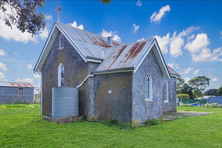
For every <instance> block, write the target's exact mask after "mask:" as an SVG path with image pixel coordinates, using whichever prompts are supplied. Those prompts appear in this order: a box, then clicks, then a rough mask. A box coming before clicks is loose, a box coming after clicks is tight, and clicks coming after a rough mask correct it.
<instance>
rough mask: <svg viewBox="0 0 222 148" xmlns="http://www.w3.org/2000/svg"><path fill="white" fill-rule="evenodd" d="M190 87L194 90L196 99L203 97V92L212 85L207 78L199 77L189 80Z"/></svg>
mask: <svg viewBox="0 0 222 148" xmlns="http://www.w3.org/2000/svg"><path fill="white" fill-rule="evenodd" d="M189 85H190V86H191V87H192V88H193V90H194V93H195V96H196V98H198V97H199V96H202V95H203V91H204V90H205V88H206V87H207V86H209V85H210V79H209V78H207V77H205V76H198V77H195V78H193V79H191V80H189Z"/></svg>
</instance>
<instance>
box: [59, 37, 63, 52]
mask: <svg viewBox="0 0 222 148" xmlns="http://www.w3.org/2000/svg"><path fill="white" fill-rule="evenodd" d="M63 42H64V36H63V35H62V34H61V35H60V36H59V50H60V49H63V48H64V43H63Z"/></svg>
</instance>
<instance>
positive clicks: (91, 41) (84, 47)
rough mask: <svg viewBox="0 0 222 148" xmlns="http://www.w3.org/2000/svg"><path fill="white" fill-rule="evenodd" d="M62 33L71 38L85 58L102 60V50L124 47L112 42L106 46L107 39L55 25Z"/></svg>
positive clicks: (119, 43)
mask: <svg viewBox="0 0 222 148" xmlns="http://www.w3.org/2000/svg"><path fill="white" fill-rule="evenodd" d="M57 24H58V25H59V26H60V27H61V28H62V29H63V31H64V32H65V33H66V34H67V35H68V36H69V37H70V38H71V40H72V41H73V42H74V43H75V44H76V46H77V47H78V48H79V49H80V50H81V51H82V52H83V53H84V55H85V56H86V57H87V56H89V57H95V58H102V49H104V48H109V47H113V46H119V45H124V43H121V42H118V41H115V40H112V44H111V45H108V44H107V38H106V37H103V36H101V35H98V34H94V33H91V32H88V31H85V30H81V29H78V28H75V27H72V26H70V25H65V24H62V23H57Z"/></svg>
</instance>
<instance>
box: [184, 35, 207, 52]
mask: <svg viewBox="0 0 222 148" xmlns="http://www.w3.org/2000/svg"><path fill="white" fill-rule="evenodd" d="M209 44H210V43H209V39H208V37H207V34H204V33H201V34H198V35H197V36H196V38H195V39H194V40H193V41H189V42H188V43H187V44H186V46H185V49H187V50H188V51H190V52H191V53H197V52H199V51H200V50H201V49H202V48H203V47H206V46H207V45H209Z"/></svg>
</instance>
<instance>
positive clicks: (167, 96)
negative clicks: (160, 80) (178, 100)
mask: <svg viewBox="0 0 222 148" xmlns="http://www.w3.org/2000/svg"><path fill="white" fill-rule="evenodd" d="M165 84H166V85H165ZM163 87H164V88H163V89H166V94H163V100H164V102H168V101H169V94H168V81H167V80H165V81H164V85H163ZM165 87H166V88H165ZM163 93H164V91H163ZM165 95H166V98H167V100H165Z"/></svg>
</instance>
